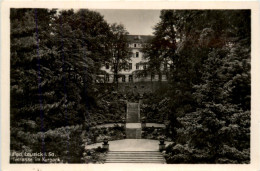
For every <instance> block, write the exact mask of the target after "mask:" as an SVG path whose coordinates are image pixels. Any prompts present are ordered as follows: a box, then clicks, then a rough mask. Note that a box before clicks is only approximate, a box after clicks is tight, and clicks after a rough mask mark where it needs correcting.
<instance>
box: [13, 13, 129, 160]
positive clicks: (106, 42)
mask: <svg viewBox="0 0 260 171" xmlns="http://www.w3.org/2000/svg"><path fill="white" fill-rule="evenodd" d="M10 19H11V128H12V129H11V150H15V151H18V152H19V151H21V150H22V149H27V150H29V151H31V152H40V151H41V152H43V151H45V152H48V151H51V152H54V153H55V154H56V155H57V157H58V158H59V159H60V161H61V162H73V163H74V162H78V163H79V162H82V160H81V157H82V153H81V152H79V151H78V150H80V149H81V145H83V142H82V137H81V134H82V133H83V130H85V129H86V128H87V127H88V126H89V124H90V123H93V124H94V125H95V122H98V120H99V122H108V121H112V122H113V121H114V120H120V119H121V115H123V114H124V113H123V112H121V111H124V110H122V107H121V106H120V103H116V102H111V104H110V105H107V104H106V101H104V100H103V99H102V100H100V99H98V98H99V97H100V96H101V95H102V94H99V89H98V87H97V86H96V85H95V80H96V76H97V75H98V74H100V67H101V65H102V64H104V63H105V61H109V60H110V59H111V58H112V56H113V52H112V50H111V49H112V47H113V44H112V43H111V42H112V41H114V42H115V41H119V40H117V39H116V40H115V38H116V36H115V33H114V32H116V33H117V36H118V35H119V36H121V39H122V42H123V41H124V40H125V39H126V38H125V37H124V36H125V33H122V34H121V33H120V32H119V31H118V32H119V33H118V32H117V29H120V31H121V30H124V28H123V26H120V27H117V25H116V24H114V25H113V27H112V26H109V24H108V23H107V22H106V21H105V20H104V19H103V16H101V15H100V14H99V13H97V12H93V11H90V10H79V11H77V12H74V11H73V10H63V11H59V12H57V10H48V9H11V15H10ZM124 48H126V47H122V48H121V49H122V50H124ZM122 106H123V105H122ZM105 107H106V108H105ZM108 107H109V108H108ZM123 108H124V106H123ZM104 112H105V114H106V116H102V113H103V114H104ZM119 112H121V113H120V114H121V115H116V116H114V115H113V114H114V113H115V114H116V113H119ZM100 118H101V119H100ZM104 118H105V119H104ZM77 124H79V125H82V126H81V127H79V128H77V131H79V133H75V132H73V130H71V129H70V127H74V126H75V125H77ZM60 129H62V130H63V131H60ZM31 136H34V137H35V138H36V139H37V140H35V141H32V142H31V143H30V141H29V140H30V137H31ZM83 136H84V135H83ZM21 138H22V139H21ZM66 142H67V143H66ZM54 143H56V144H57V145H54ZM59 143H62V144H63V145H64V148H65V146H67V147H66V149H67V150H66V149H64V148H63V145H60V146H59V145H58V144H59ZM74 143H76V144H77V146H78V149H76V150H75V149H74V148H76V147H74ZM76 144H75V145H76ZM52 145H54V146H53V147H51V146H52ZM49 147H50V148H49ZM56 147H57V148H56ZM66 154H67V155H70V156H72V159H67V158H64V157H63V156H67V155H66ZM11 161H12V162H15V161H13V160H11Z"/></svg>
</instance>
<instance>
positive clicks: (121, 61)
mask: <svg viewBox="0 0 260 171" xmlns="http://www.w3.org/2000/svg"><path fill="white" fill-rule="evenodd" d="M110 29H111V32H112V35H111V40H110V44H111V52H112V55H113V57H112V58H111V60H110V62H111V63H112V65H113V72H114V82H115V83H116V85H117V88H118V78H119V72H120V71H121V70H122V69H127V68H128V67H127V65H128V60H129V59H130V54H131V53H130V50H129V48H128V40H127V35H128V32H127V31H126V30H125V28H124V26H123V25H117V24H112V25H111V26H110Z"/></svg>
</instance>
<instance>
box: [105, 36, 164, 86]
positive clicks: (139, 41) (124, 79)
mask: <svg viewBox="0 0 260 171" xmlns="http://www.w3.org/2000/svg"><path fill="white" fill-rule="evenodd" d="M127 38H128V42H129V48H130V49H131V52H132V56H131V58H130V60H129V61H128V67H127V69H122V70H120V71H119V72H118V78H117V79H118V82H119V83H137V82H155V81H159V80H160V81H167V78H166V75H165V74H163V75H158V74H151V73H149V74H144V75H140V74H137V73H138V72H137V71H141V70H145V69H146V68H147V67H148V66H147V61H146V60H145V59H144V55H143V52H142V48H143V47H144V45H145V43H147V41H148V40H149V39H151V38H152V36H144V35H128V37H127ZM101 70H103V71H105V72H106V75H105V76H104V82H106V83H113V82H115V79H116V78H114V73H113V68H112V66H111V64H109V63H106V64H105V66H103V67H102V68H101Z"/></svg>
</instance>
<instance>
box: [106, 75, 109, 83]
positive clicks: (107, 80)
mask: <svg viewBox="0 0 260 171" xmlns="http://www.w3.org/2000/svg"><path fill="white" fill-rule="evenodd" d="M106 82H109V75H108V74H107V75H106Z"/></svg>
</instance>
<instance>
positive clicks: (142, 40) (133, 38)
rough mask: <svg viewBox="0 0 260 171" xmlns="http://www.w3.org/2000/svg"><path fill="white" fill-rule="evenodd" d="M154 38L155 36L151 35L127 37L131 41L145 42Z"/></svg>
mask: <svg viewBox="0 0 260 171" xmlns="http://www.w3.org/2000/svg"><path fill="white" fill-rule="evenodd" d="M152 38H153V36H149V35H127V39H128V41H129V42H130V43H145V42H148V41H149V40H150V39H152Z"/></svg>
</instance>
